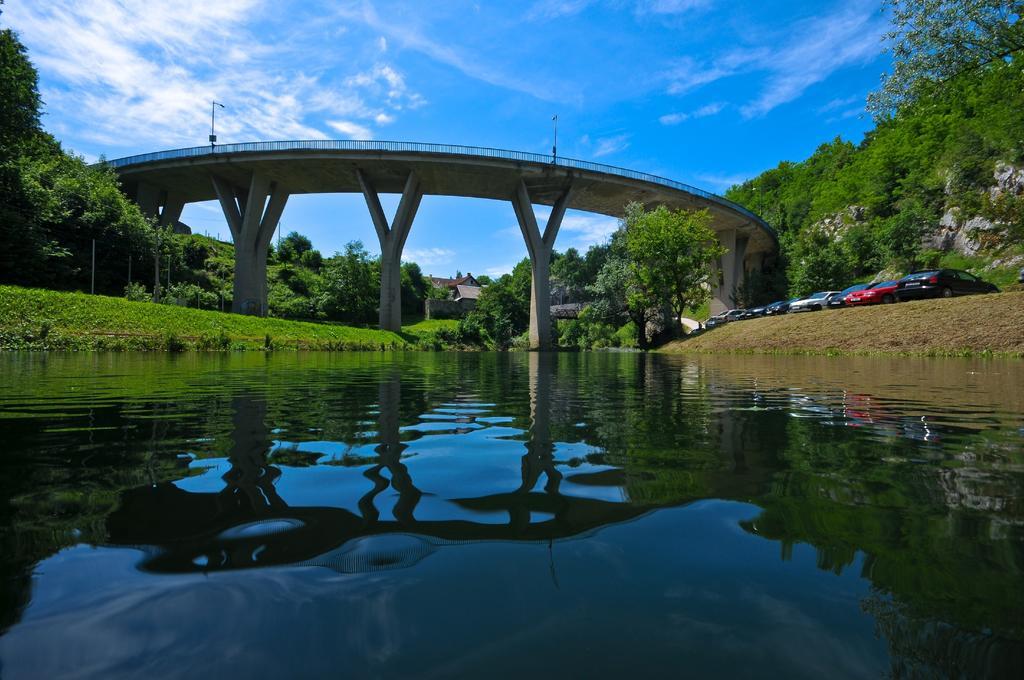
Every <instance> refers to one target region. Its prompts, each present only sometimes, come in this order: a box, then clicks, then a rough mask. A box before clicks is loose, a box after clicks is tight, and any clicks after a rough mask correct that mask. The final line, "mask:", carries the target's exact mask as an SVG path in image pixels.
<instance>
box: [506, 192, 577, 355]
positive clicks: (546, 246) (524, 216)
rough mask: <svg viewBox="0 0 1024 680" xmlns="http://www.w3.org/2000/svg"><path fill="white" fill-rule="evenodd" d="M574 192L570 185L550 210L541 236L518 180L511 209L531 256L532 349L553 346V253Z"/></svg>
mask: <svg viewBox="0 0 1024 680" xmlns="http://www.w3.org/2000/svg"><path fill="white" fill-rule="evenodd" d="M571 192H572V185H571V184H570V185H569V186H568V187H567V188H566V190H565V191H564V192H563V193H562V195H561V196H559V198H558V200H556V201H555V204H554V205H553V206H552V208H551V215H550V216H549V217H548V221H547V224H546V225H545V227H544V233H543V234H541V233H540V228H539V227H538V226H537V215H536V214H535V213H534V211H533V204H532V203H531V202H530V192H529V191H527V189H526V183H525V182H523V180H522V179H520V180H519V186H518V187H517V188H516V192H515V194H513V196H512V208H513V209H514V210H515V212H516V220H517V221H518V222H519V229H520V230H521V231H522V232H523V239H524V240H525V241H526V250H527V252H528V253H529V255H530V268H531V275H532V276H531V285H530V349H550V347H551V280H550V276H551V250H552V249H553V248H554V246H555V237H556V236H558V228H559V227H560V226H561V225H562V218H563V217H565V207H566V206H567V205H568V203H569V195H570V193H571Z"/></svg>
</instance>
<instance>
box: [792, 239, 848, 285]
mask: <svg viewBox="0 0 1024 680" xmlns="http://www.w3.org/2000/svg"><path fill="white" fill-rule="evenodd" d="M794 240H795V244H793V245H791V246H789V248H787V249H788V250H789V251H790V253H791V255H790V256H791V258H792V262H791V265H790V271H789V282H790V292H792V293H793V294H795V295H801V296H802V295H808V294H810V293H813V292H815V291H819V290H837V289H842V288H843V287H845V282H847V281H849V280H850V277H851V276H852V267H851V265H850V260H849V257H848V255H847V252H846V250H845V249H844V248H843V247H842V245H841V244H840V243H839V242H837V241H836V240H835V239H833V238H831V237H830V236H829V235H828V234H826V233H825V232H824V231H822V230H821V229H809V230H808V231H806V232H805V233H803V234H800V235H799V236H797V237H796V238H795V239H794ZM787 245H789V243H787Z"/></svg>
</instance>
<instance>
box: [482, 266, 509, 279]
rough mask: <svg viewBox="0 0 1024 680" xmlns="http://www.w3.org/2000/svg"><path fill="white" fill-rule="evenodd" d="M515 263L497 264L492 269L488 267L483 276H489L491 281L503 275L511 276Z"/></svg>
mask: <svg viewBox="0 0 1024 680" xmlns="http://www.w3.org/2000/svg"><path fill="white" fill-rule="evenodd" d="M516 264H517V263H515V262H511V263H506V264H499V265H497V266H494V267H488V268H487V269H485V270H484V274H486V275H487V276H490V277H491V278H492V279H496V278H498V277H499V276H503V275H504V274H511V273H512V270H513V269H514V268H515V266H516Z"/></svg>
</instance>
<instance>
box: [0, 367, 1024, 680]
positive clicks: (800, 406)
mask: <svg viewBox="0 0 1024 680" xmlns="http://www.w3.org/2000/svg"><path fill="white" fill-rule="evenodd" d="M1022 386H1024V362H1021V361H995V360H967V359H941V360H940V359H910V358H900V359H893V358H827V357H820V358H809V357H753V356H749V357H748V356H719V357H678V356H658V355H643V354H615V353H579V354H536V353H532V354H526V353H509V354H497V353H462V354H458V353H453V354H447V353H408V354H385V353H336V354H329V353H319V354H318V353H309V354H303V353H273V354H266V355H263V354H256V353H248V354H185V355H163V354H130V353H128V354H78V355H75V354H68V355H61V354H51V355H46V354H7V355H4V356H0V432H2V439H0V451H2V453H0V579H2V587H0V588H2V589H0V676H2V677H4V678H28V677H94V678H115V677H138V676H147V677H179V676H193V677H211V676H228V675H230V676H231V677H267V678H280V677H319V676H328V675H329V676H332V677H337V676H348V677H366V676H371V677H409V676H427V677H431V676H453V675H454V676H476V677H479V676H483V675H486V676H488V677H518V676H526V675H529V676H532V677H536V676H541V677H595V676H598V677H603V676H619V677H631V676H635V675H654V674H658V675H672V676H678V675H688V676H707V675H715V676H765V675H772V676H797V677H822V676H828V677H833V678H834V677H878V676H879V675H887V674H891V675H897V676H903V675H933V674H934V675H941V676H949V675H956V674H963V675H967V676H971V677H985V676H1001V675H1012V674H1014V673H1015V672H1019V670H1020V669H1021V668H1022V667H1024V614H1022V612H1024V578H1022V576H1024V574H1022V572H1024V502H1022V499H1024V387H1022Z"/></svg>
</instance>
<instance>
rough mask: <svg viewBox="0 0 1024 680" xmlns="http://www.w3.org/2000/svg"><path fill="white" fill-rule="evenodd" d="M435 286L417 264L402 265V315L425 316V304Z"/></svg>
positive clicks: (407, 263)
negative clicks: (430, 290)
mask: <svg viewBox="0 0 1024 680" xmlns="http://www.w3.org/2000/svg"><path fill="white" fill-rule="evenodd" d="M432 287H433V286H432V285H431V284H430V282H429V281H428V280H427V279H426V278H425V277H424V276H423V271H422V270H421V269H420V266H419V265H418V264H416V263H415V262H403V263H402V313H403V314H407V315H410V316H415V315H420V314H423V302H424V301H425V300H426V299H427V295H428V293H429V289H430V288H432Z"/></svg>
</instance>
